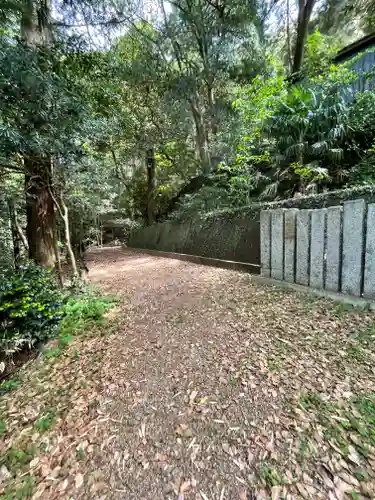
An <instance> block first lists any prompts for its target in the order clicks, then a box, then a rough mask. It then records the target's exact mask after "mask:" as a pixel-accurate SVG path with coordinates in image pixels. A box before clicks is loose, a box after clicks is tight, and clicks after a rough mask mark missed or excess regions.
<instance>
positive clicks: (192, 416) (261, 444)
mask: <svg viewBox="0 0 375 500" xmlns="http://www.w3.org/2000/svg"><path fill="white" fill-rule="evenodd" d="M89 268H90V277H91V281H92V282H93V283H95V284H98V285H99V286H100V287H101V288H102V289H103V291H105V292H106V293H111V294H116V295H118V296H119V297H120V300H121V302H120V303H119V306H118V307H117V308H116V309H115V310H114V311H112V312H111V313H110V315H109V317H108V320H107V327H106V328H105V332H104V334H103V336H100V337H89V338H88V339H80V340H77V343H76V345H74V346H70V347H69V349H70V350H71V352H73V351H74V350H78V352H79V358H77V359H75V360H74V362H73V361H72V356H69V355H67V356H65V357H64V358H63V359H62V360H61V361H59V362H57V363H56V364H55V365H54V367H53V370H55V372H54V373H55V374H56V376H55V377H52V374H51V368H50V371H49V372H48V374H47V375H45V376H46V377H47V376H48V380H52V381H51V384H52V386H53V391H52V392H53V394H54V395H55V396H54V397H55V398H56V397H59V398H60V399H59V401H60V402H61V401H65V403H64V404H62V403H61V405H62V408H61V411H59V415H60V418H59V419H58V420H57V423H56V425H55V427H54V428H53V429H51V430H49V431H48V432H47V433H45V434H44V435H43V436H42V438H41V437H40V436H37V437H35V442H37V441H38V440H40V439H45V440H46V442H47V445H48V446H47V445H46V446H47V448H48V452H45V453H44V454H43V453H42V452H41V453H38V455H37V459H38V461H37V462H36V463H35V464H34V467H35V474H34V476H35V490H34V491H36V493H34V495H39V496H35V498H48V499H53V498H75V499H76V498H77V499H78V498H79V499H80V498H82V499H86V498H87V499H92V498H100V499H102V500H104V499H108V500H112V499H129V500H130V499H134V500H143V499H145V500H146V499H150V500H151V499H152V500H159V499H160V500H162V499H175V500H176V499H178V500H189V499H196V500H198V499H200V500H207V499H209V500H225V499H239V500H244V499H248V500H250V499H252V498H271V497H272V498H274V499H277V498H280V499H281V498H290V499H291V498H322V499H323V498H324V499H325V498H329V499H341V498H354V495H357V497H355V498H370V497H371V496H373V495H374V494H375V483H374V477H375V473H374V471H375V442H374V440H375V437H374V434H373V428H374V427H373V425H374V422H375V400H373V399H371V398H373V395H374V392H375V374H374V366H375V363H374V357H375V350H374V343H373V342H372V338H371V336H372V335H373V324H374V314H373V313H371V312H366V311H359V310H356V309H352V310H347V309H346V308H344V307H342V306H337V305H336V304H334V303H333V302H330V301H328V300H325V299H314V298H311V297H309V296H304V295H298V294H297V293H295V292H291V291H286V290H282V289H279V288H277V287H272V286H261V285H259V284H255V283H254V282H253V281H252V278H251V276H250V275H248V274H245V273H241V272H237V271H231V270H223V269H218V268H210V267H205V266H199V265H194V264H191V263H187V262H181V261H178V260H172V259H165V258H158V257H154V256H149V255H146V254H142V253H139V252H135V251H131V250H120V249H118V248H107V249H103V250H98V251H95V252H92V253H91V254H90V256H89ZM371 332H372V333H371ZM31 370H32V369H31ZM38 370H39V371H38ZM41 370H42V368H41V367H39V368H34V371H31V373H30V377H29V380H30V381H32V380H35V377H37V379H38V380H39V381H41V383H40V391H42V390H44V395H45V394H46V392H48V388H47V387H46V383H45V382H44V383H43V375H42V374H41ZM30 384H31V382H30ZM31 385H32V384H31ZM67 387H69V391H67V392H68V393H67V394H65V393H64V392H63V391H64V388H65V389H66V388H67ZM43 388H44V389H43ZM35 391H37V395H35ZM52 392H51V393H52ZM28 393H30V394H31V395H32V398H31V399H32V400H30V401H29V403H26V402H25V401H24V399H25V394H26V395H27V394H28ZM41 394H43V393H42V392H41ZM22 396H23V399H22V397H21V395H20V394H18V395H17V392H16V393H15V394H14V395H12V396H9V400H8V401H7V410H6V411H7V412H8V413H9V411H11V410H12V411H13V412H14V411H15V412H18V413H19V414H28V412H31V411H34V412H36V411H38V412H40V408H38V404H39V403H38V401H39V400H38V397H39V392H38V389H35V384H34V385H32V387H31V386H30V389H29V390H28V388H27V387H26V389H25V388H24V389H23V395H22ZM40 401H42V399H40ZM27 404H28V405H29V406H27ZM40 404H42V403H40ZM49 404H51V403H49ZM372 405H373V406H372ZM36 408H38V410H36ZM323 417H324V418H323ZM353 418H354V419H355V421H356V422H357V424H354V423H353V421H352V419H353ZM371 418H372V419H374V420H372V424H371ZM348 422H349V423H348ZM371 426H372V430H371ZM43 467H44V470H43Z"/></svg>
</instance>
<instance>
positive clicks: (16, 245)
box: [8, 200, 21, 268]
mask: <svg viewBox="0 0 375 500" xmlns="http://www.w3.org/2000/svg"><path fill="white" fill-rule="evenodd" d="M8 209H9V218H10V227H11V229H12V240H13V254H14V265H15V267H16V268H17V266H18V264H19V262H20V257H21V249H20V240H19V236H18V231H17V227H16V226H17V225H16V212H15V209H14V202H13V200H8Z"/></svg>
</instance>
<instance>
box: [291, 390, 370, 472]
mask: <svg viewBox="0 0 375 500" xmlns="http://www.w3.org/2000/svg"><path fill="white" fill-rule="evenodd" d="M300 406H301V407H302V408H303V409H304V410H307V411H315V413H316V416H317V419H318V421H319V423H320V425H321V426H322V427H323V434H324V439H325V440H326V441H327V442H328V443H330V444H331V446H332V445H333V446H334V447H335V448H338V449H339V450H340V452H341V454H342V456H343V457H344V458H346V457H348V456H349V454H350V447H353V448H354V449H355V450H356V452H357V453H358V454H359V455H362V457H364V458H365V459H367V458H368V455H369V447H375V393H370V394H361V395H360V396H357V397H356V398H353V399H352V400H350V401H348V402H346V403H345V405H342V404H338V403H335V404H328V403H326V402H325V401H323V399H322V398H321V396H320V395H319V394H318V393H314V392H309V393H306V394H304V395H303V396H302V397H301V399H300ZM301 443H302V442H301ZM300 451H301V450H300ZM358 473H359V474H361V471H360V470H359V472H358Z"/></svg>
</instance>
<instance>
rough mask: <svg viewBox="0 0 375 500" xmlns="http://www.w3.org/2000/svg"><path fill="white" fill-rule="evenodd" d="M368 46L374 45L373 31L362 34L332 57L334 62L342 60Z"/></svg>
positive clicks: (374, 34)
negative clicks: (368, 33)
mask: <svg viewBox="0 0 375 500" xmlns="http://www.w3.org/2000/svg"><path fill="white" fill-rule="evenodd" d="M370 47H375V33H372V34H371V35H367V36H364V37H363V38H361V39H359V40H357V41H356V42H353V43H351V44H350V45H347V46H346V47H344V48H343V49H341V50H340V52H338V54H337V55H336V57H335V58H334V61H335V62H343V61H346V60H347V59H350V58H351V57H354V56H355V55H357V54H358V53H359V52H362V51H364V50H366V49H369V48H370Z"/></svg>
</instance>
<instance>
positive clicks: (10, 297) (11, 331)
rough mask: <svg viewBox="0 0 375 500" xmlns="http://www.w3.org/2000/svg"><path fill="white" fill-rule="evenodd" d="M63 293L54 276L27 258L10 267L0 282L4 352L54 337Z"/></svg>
mask: <svg viewBox="0 0 375 500" xmlns="http://www.w3.org/2000/svg"><path fill="white" fill-rule="evenodd" d="M64 300H65V297H64V294H63V293H62V292H61V290H60V289H59V287H58V285H57V283H56V281H55V278H54V276H53V275H52V273H51V272H49V271H46V270H44V269H42V268H40V267H38V266H36V265H35V264H34V263H32V262H30V263H28V264H26V265H24V266H22V267H20V268H18V269H15V270H10V271H9V272H8V273H7V274H6V275H5V276H4V279H3V280H2V282H1V285H0V348H1V350H2V351H3V352H5V354H12V353H13V352H15V351H17V350H19V349H22V348H25V347H29V348H31V347H32V346H33V345H35V344H36V343H39V342H44V341H46V340H48V339H50V338H52V337H54V336H55V335H56V333H57V331H58V327H59V323H60V321H61V319H62V317H63V305H64Z"/></svg>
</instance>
